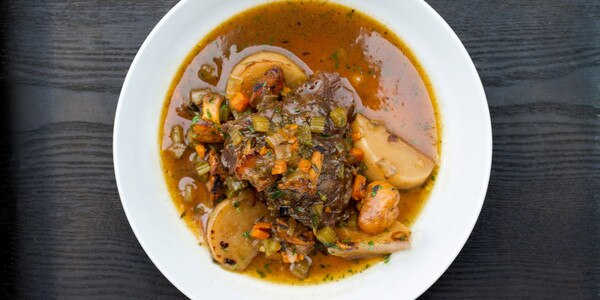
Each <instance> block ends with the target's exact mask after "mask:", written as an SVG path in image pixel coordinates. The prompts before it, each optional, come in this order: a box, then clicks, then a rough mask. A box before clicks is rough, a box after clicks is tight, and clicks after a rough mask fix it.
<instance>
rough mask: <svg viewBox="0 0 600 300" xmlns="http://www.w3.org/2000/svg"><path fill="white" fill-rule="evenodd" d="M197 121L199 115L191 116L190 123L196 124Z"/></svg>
mask: <svg viewBox="0 0 600 300" xmlns="http://www.w3.org/2000/svg"><path fill="white" fill-rule="evenodd" d="M198 121H200V116H198V115H196V116H194V117H193V118H192V124H196V123H198Z"/></svg>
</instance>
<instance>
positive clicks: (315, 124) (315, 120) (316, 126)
mask: <svg viewBox="0 0 600 300" xmlns="http://www.w3.org/2000/svg"><path fill="white" fill-rule="evenodd" d="M310 131H312V132H317V133H322V132H323V131H325V117H321V116H318V117H312V118H310Z"/></svg>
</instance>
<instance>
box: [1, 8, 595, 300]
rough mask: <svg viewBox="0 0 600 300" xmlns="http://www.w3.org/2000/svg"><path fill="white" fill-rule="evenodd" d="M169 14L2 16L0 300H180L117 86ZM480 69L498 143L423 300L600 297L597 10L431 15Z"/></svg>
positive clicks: (62, 11)
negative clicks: (117, 128) (132, 208)
mask: <svg viewBox="0 0 600 300" xmlns="http://www.w3.org/2000/svg"><path fill="white" fill-rule="evenodd" d="M175 2H176V1H173V0H152V1H131V0H110V1H92V0H90V1H67V0H53V1H30V0H28V1H25V0H19V1H2V2H1V3H2V5H1V7H0V42H1V45H0V99H1V101H0V123H1V127H0V128H1V129H0V130H1V131H0V132H1V133H2V135H1V136H0V166H1V170H2V174H1V175H0V198H1V199H2V201H1V204H2V208H1V209H0V224H1V225H0V226H1V231H2V237H3V244H2V247H0V251H1V252H0V254H1V260H2V268H1V270H0V296H2V297H3V298H75V297H76V298H83V297H95V298H121V297H133V298H182V297H184V296H183V295H182V294H181V293H180V292H179V291H178V290H177V289H176V288H175V287H173V286H172V285H171V284H170V283H169V282H168V281H167V280H166V279H165V278H164V277H163V275H162V274H161V273H160V272H159V271H158V270H157V268H156V267H155V266H154V265H153V264H152V262H151V261H150V260H149V259H148V257H147V256H146V254H145V253H144V251H143V250H142V248H141V247H140V245H139V243H138V242H137V240H136V238H135V237H134V235H133V233H132V231H131V229H130V227H129V224H128V222H127V220H126V218H125V214H124V213H123V209H122V207H121V203H120V201H119V196H118V193H117V188H116V185H115V178H114V173H113V163H112V152H111V149H112V128H113V121H114V113H115V108H116V105H117V99H118V96H119V91H120V88H121V84H122V82H123V79H124V77H125V74H126V72H127V69H128V67H129V65H130V63H131V61H132V60H133V57H134V56H135V54H136V52H137V49H138V47H139V46H140V45H141V43H142V42H143V40H144V39H145V37H146V35H147V34H148V33H149V32H150V30H151V29H152V28H153V26H154V25H155V24H156V23H157V22H158V21H159V20H160V18H161V17H162V16H163V15H164V14H165V13H166V12H167V11H168V10H169V9H170V8H171V7H172V6H173V5H174V4H175ZM428 2H429V3H430V4H431V6H432V7H433V8H434V9H436V10H437V11H438V12H439V13H440V14H441V15H442V17H444V18H445V20H446V21H447V22H448V23H449V24H450V26H451V27H452V28H453V29H454V30H455V31H456V33H457V34H458V36H459V37H460V39H461V40H462V41H463V43H464V44H465V46H466V48H467V50H468V51H469V53H470V54H471V57H472V58H473V60H474V62H475V65H476V66H477V69H478V71H479V74H480V76H481V79H482V81H483V84H484V86H485V91H486V94H487V97H488V101H489V106H490V111H491V118H492V123H493V135H494V156H493V166H492V174H491V179H490V185H489V189H488V194H487V198H486V201H485V205H484V207H483V210H482V212H481V216H480V218H479V221H478V222H477V225H476V227H475V229H474V231H473V234H472V235H471V237H470V239H469V240H468V242H467V244H466V245H465V247H464V249H463V250H462V252H461V253H460V255H459V256H458V258H457V259H456V260H455V261H454V263H453V264H452V265H451V266H450V268H449V269H448V270H447V271H446V273H445V274H444V275H443V276H442V277H441V278H440V279H439V280H438V281H437V283H436V284H435V285H433V286H432V287H431V288H430V289H429V290H428V291H427V292H426V293H425V294H424V295H423V298H441V299H449V298H467V297H468V298H508V297H517V298H581V299H584V298H587V299H593V298H596V299H598V298H599V297H600V197H599V194H600V1H597V0H590V1H555V0H553V1H547V0H535V1H529V0H522V1H484V0H480V1H475V0H473V1H463V0H460V1H443V0H431V1H428Z"/></svg>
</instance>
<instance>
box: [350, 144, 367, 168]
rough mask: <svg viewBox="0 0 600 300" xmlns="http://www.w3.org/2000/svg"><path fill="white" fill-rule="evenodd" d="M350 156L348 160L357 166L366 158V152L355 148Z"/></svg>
mask: <svg viewBox="0 0 600 300" xmlns="http://www.w3.org/2000/svg"><path fill="white" fill-rule="evenodd" d="M348 156H349V157H348V160H349V161H350V163H352V164H357V163H359V162H361V161H362V160H363V157H364V156H365V152H363V151H362V150H360V149H359V148H356V147H354V148H352V149H350V153H349V155H348Z"/></svg>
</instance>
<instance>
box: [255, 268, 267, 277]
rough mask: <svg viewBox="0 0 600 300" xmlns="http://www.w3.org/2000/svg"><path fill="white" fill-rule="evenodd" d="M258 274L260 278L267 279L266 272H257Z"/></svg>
mask: <svg viewBox="0 0 600 300" xmlns="http://www.w3.org/2000/svg"><path fill="white" fill-rule="evenodd" d="M256 273H258V275H259V276H260V278H265V277H267V275H265V272H263V271H262V270H256Z"/></svg>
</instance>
